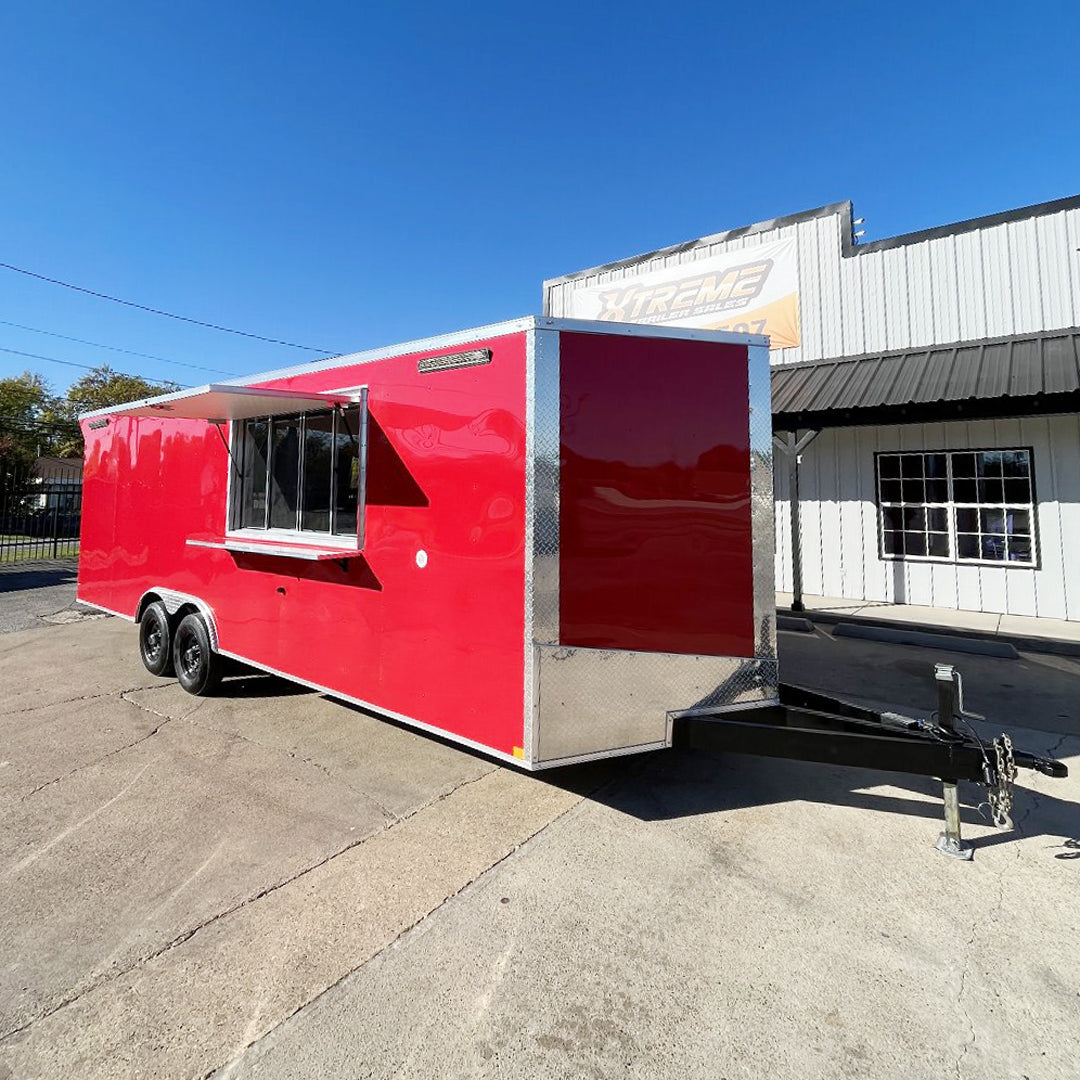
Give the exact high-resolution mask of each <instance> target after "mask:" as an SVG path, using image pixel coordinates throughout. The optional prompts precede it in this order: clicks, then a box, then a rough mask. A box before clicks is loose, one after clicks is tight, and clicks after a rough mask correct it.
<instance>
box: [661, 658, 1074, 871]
mask: <svg viewBox="0 0 1080 1080" xmlns="http://www.w3.org/2000/svg"><path fill="white" fill-rule="evenodd" d="M934 680H935V683H936V685H937V692H938V708H937V711H936V712H935V713H934V714H933V715H932V716H931V718H930V719H929V720H923V719H917V718H915V717H911V716H903V715H901V714H900V713H893V712H875V711H874V710H873V709H866V708H863V707H861V706H858V705H852V704H850V703H848V702H844V701H840V700H839V699H837V698H832V697H828V696H827V695H825V694H820V693H817V692H815V691H813V690H806V689H803V688H802V687H799V686H790V685H787V684H785V683H781V684H780V687H779V694H778V701H777V703H776V704H773V705H764V706H760V707H758V708H752V709H744V710H740V711H739V712H727V713H723V712H720V713H716V712H695V713H693V714H690V715H685V716H681V717H679V718H678V719H676V721H675V732H674V745H675V746H677V747H681V748H683V749H686V750H700V751H706V752H711V753H717V752H729V753H735V754H752V755H755V756H758V757H773V758H791V759H793V760H797V761H813V762H820V763H822V764H828V765H849V766H854V767H857V768H863V769H883V770H887V771H889V772H902V773H911V774H914V775H916V776H932V777H937V778H940V779H941V781H942V788H943V796H944V801H945V829H944V831H943V832H942V834H941V836H940V837H939V838H938V841H937V848H938V850H939V851H940V852H942V854H945V855H950V856H952V857H953V858H957V859H971V858H972V856H973V854H974V849H973V848H972V846H971V844H968V843H965V842H964V841H963V839H962V838H961V835H960V801H959V793H958V790H957V784H958V782H959V781H960V780H967V781H971V782H973V783H976V784H981V785H983V786H984V787H985V788H986V789H987V803H988V804H989V806H990V810H991V815H992V818H993V822H994V824H995V825H997V826H998V828H1002V829H1011V828H1012V827H1013V822H1012V817H1011V810H1012V789H1013V781H1014V780H1015V778H1016V770H1017V769H1018V768H1021V769H1033V770H1035V771H1036V772H1040V773H1042V774H1043V775H1044V776H1053V777H1064V776H1067V775H1068V769H1067V768H1066V766H1065V765H1064V764H1062V763H1061V762H1060V761H1056V760H1054V759H1053V758H1046V757H1041V756H1039V755H1038V754H1029V753H1027V752H1026V751H1023V750H1017V749H1014V748H1013V745H1012V740H1011V739H1010V738H1009V736H1008V735H1007V734H1002V735H1000V736H998V737H997V738H996V739H993V740H992V741H991V742H990V743H989V744H987V743H986V742H985V741H984V740H983V739H982V738H981V737H980V736H979V734H978V732H977V731H976V730H975V728H974V727H972V725H971V724H970V723H969V721H970V720H981V719H982V717H980V716H977V715H976V714H974V713H969V712H967V711H966V710H965V709H964V700H963V682H962V679H961V676H960V672H959V671H957V670H956V669H955V668H954V667H952V666H951V665H950V664H936V665H935V666H934ZM958 722H959V723H960V724H962V725H963V727H964V730H960V729H959V728H958V727H957V723H958Z"/></svg>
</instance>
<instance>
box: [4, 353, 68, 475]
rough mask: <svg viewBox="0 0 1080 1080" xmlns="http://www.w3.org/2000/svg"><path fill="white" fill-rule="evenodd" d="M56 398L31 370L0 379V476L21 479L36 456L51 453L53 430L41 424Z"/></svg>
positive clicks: (53, 405) (46, 384) (40, 378)
mask: <svg viewBox="0 0 1080 1080" xmlns="http://www.w3.org/2000/svg"><path fill="white" fill-rule="evenodd" d="M55 402H56V398H55V397H54V395H53V392H52V388H51V387H50V386H49V384H48V383H47V382H46V381H45V379H44V378H42V376H40V375H37V374H35V373H33V372H30V371H24V372H23V373H22V374H21V375H12V376H9V377H8V378H6V379H0V479H8V480H10V479H15V480H16V481H17V482H21V481H23V480H24V479H25V478H26V476H27V474H28V473H29V470H30V466H31V464H32V463H33V461H34V458H35V457H37V456H38V455H39V454H49V453H52V450H53V444H54V442H55V439H54V436H53V433H52V432H51V431H50V430H48V429H46V428H43V427H42V425H43V423H46V422H47V416H48V414H49V413H50V411H51V410H52V409H53V408H54V407H55Z"/></svg>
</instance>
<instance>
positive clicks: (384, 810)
mask: <svg viewBox="0 0 1080 1080" xmlns="http://www.w3.org/2000/svg"><path fill="white" fill-rule="evenodd" d="M200 704H201V702H200ZM196 711H197V710H196V709H192V711H191V712H190V713H188V715H187V716H184V717H181V719H183V720H184V721H185V722H186V723H190V724H191V725H192V727H198V728H202V729H203V730H204V731H213V732H215V733H216V734H218V735H226V736H228V737H229V738H232V739H240V740H241V741H242V742H246V743H249V744H250V745H251V746H257V747H259V749H260V750H269V751H270V752H271V753H275V754H284V755H285V757H287V758H289V759H290V760H291V761H299V762H301V763H302V764H304V765H310V766H311V767H312V768H313V769H318V770H319V772H321V773H323V774H324V775H325V776H326V777H328V778H329V779H330V780H333V781H334V783H335V784H341V786H342V787H344V788H346V789H347V790H349V791H351V792H353V794H355V795H359V796H361V797H362V798H365V799H367V800H368V801H369V802H371V803H372V804H373V805H374V806H375V808H376V809H377V810H378V811H379V812H380V813H381V814H382V815H383V817H385V818H386V819H387V820H389V821H391V822H393V821H396V820H398V819H397V817H396V815H395V814H394V812H393V811H392V810H390V809H389V808H388V807H386V806H384V805H383V804H382V803H381V802H379V800H378V799H376V798H375V796H374V795H372V794H371V792H369V791H364V790H363V789H362V788H358V787H355V786H354V785H352V784H350V783H349V782H348V780H345V779H344V778H343V777H342V776H340V775H339V774H337V773H335V772H334V771H333V770H332V769H331V768H330V767H329V766H327V765H324V764H323V763H322V762H321V761H316V760H315V759H314V758H311V757H304V756H303V755H302V754H298V753H296V752H295V751H293V750H290V749H288V748H287V747H284V746H272V745H270V744H269V743H264V742H260V741H259V740H258V739H253V738H251V736H249V735H241V734H240V733H239V732H237V731H223V730H222V729H221V728H217V727H214V726H213V725H211V724H200V723H199V722H198V721H197V720H192V719H191V717H192V715H193V714H194V713H195V712H196ZM429 805H431V804H430V803H425V804H424V806H421V807H419V809H424V808H425V807H426V806H429ZM401 820H404V819H401Z"/></svg>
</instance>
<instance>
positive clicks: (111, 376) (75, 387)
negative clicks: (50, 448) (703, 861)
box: [51, 364, 180, 457]
mask: <svg viewBox="0 0 1080 1080" xmlns="http://www.w3.org/2000/svg"><path fill="white" fill-rule="evenodd" d="M179 389H180V386H179V384H178V383H174V382H167V383H164V384H160V383H152V382H148V381H147V380H146V379H143V378H141V377H140V376H138V375H125V374H123V373H122V372H119V371H113V369H112V368H111V367H109V366H108V365H107V364H104V365H102V366H101V367H96V368H94V369H93V371H91V372H89V373H88V374H86V375H84V376H83V377H82V378H81V379H76V380H75V382H73V383H72V384H71V386H69V387H68V391H67V393H66V394H65V395H64V397H63V398H62V399H59V400H56V399H54V400H53V402H52V403H51V407H52V408H54V409H55V414H54V420H55V422H56V423H57V424H62V423H65V422H66V423H67V424H68V425H69V428H68V432H69V433H68V434H67V435H65V436H64V437H63V438H61V439H59V440H58V442H57V446H56V449H55V451H54V452H55V453H57V454H59V455H60V456H61V457H75V456H81V455H82V452H83V440H82V433H81V432H80V431H79V429H78V424H77V423H76V421H77V420H78V418H79V416H80V414H82V413H84V412H90V411H91V410H93V409H106V408H108V407H109V406H110V405H123V404H125V403H126V402H129V401H139V400H140V399H142V398H148V397H156V396H157V395H158V394H168V393H171V392H172V391H173V390H179Z"/></svg>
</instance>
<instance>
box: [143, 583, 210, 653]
mask: <svg viewBox="0 0 1080 1080" xmlns="http://www.w3.org/2000/svg"><path fill="white" fill-rule="evenodd" d="M155 600H160V601H161V602H162V603H163V604H164V605H165V610H166V611H167V612H168V613H169V618H170V619H172V620H174V625H175V623H178V622H179V621H180V618H182V617H183V616H184V615H186V614H187V613H188V612H189V611H196V612H198V613H199V614H200V615H201V616H202V617H203V621H204V622H205V623H206V632H207V633H208V634H209V636H210V648H211V649H212V650H213V651H214V652H219V651H220V649H219V646H218V632H217V620H216V619H215V618H214V610H213V608H211V607H210V605H209V604H208V603H206V601H205V600H200V599H199V598H198V597H197V596H192V595H191V594H190V593H182V592H177V591H176V590H175V589H166V588H163V587H162V586H155V587H154V588H152V589H147V590H146V592H145V593H143V595H142V597H141V598H140V599H139V606H138V608H137V609H136V612H135V621H136V622H139V621H141V619H142V617H143V612H144V611H146V609H147V608H148V607H149V606H150V605H151V604H152V603H154V601H155ZM178 616H179V618H178Z"/></svg>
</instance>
